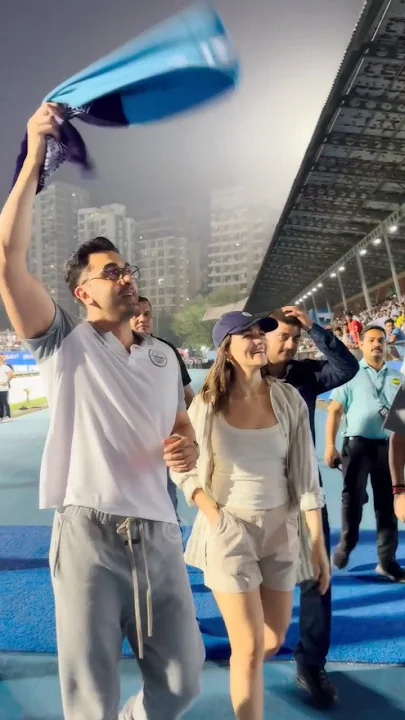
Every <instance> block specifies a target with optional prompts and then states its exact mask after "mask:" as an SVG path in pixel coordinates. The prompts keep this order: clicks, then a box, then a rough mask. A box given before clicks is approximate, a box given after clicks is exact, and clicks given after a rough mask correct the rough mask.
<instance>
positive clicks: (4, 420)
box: [2, 417, 11, 422]
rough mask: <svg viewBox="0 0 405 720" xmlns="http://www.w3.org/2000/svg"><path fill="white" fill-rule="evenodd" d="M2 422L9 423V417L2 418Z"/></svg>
mask: <svg viewBox="0 0 405 720" xmlns="http://www.w3.org/2000/svg"><path fill="white" fill-rule="evenodd" d="M2 422H11V418H9V417H6V418H3V420H2Z"/></svg>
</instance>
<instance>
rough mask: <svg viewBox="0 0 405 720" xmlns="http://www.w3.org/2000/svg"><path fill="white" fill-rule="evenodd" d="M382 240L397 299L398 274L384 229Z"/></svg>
mask: <svg viewBox="0 0 405 720" xmlns="http://www.w3.org/2000/svg"><path fill="white" fill-rule="evenodd" d="M384 242H385V249H386V251H387V255H388V260H389V264H390V270H391V275H392V279H393V281H394V287H395V292H396V294H397V298H398V300H399V299H400V297H401V294H402V293H401V289H400V287H399V281H398V275H397V271H396V268H395V263H394V258H393V256H392V250H391V243H390V241H389V238H388V235H387V232H386V230H384Z"/></svg>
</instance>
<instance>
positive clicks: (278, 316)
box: [271, 310, 302, 330]
mask: <svg viewBox="0 0 405 720" xmlns="http://www.w3.org/2000/svg"><path fill="white" fill-rule="evenodd" d="M271 317H273V318H275V320H277V322H278V323H279V324H280V323H284V325H290V326H291V327H296V328H299V329H300V330H301V329H302V325H301V323H300V321H299V320H298V318H296V317H294V315H285V314H284V313H283V311H282V310H276V311H275V312H272V313H271Z"/></svg>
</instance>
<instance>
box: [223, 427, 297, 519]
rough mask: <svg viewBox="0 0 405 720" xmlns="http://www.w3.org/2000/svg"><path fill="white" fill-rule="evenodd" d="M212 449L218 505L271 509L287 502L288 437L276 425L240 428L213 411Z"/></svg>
mask: <svg viewBox="0 0 405 720" xmlns="http://www.w3.org/2000/svg"><path fill="white" fill-rule="evenodd" d="M212 452H213V456H214V469H213V473H212V495H213V497H214V499H215V500H216V502H218V503H219V504H220V505H227V506H228V507H234V508H246V509H251V510H270V509H272V508H276V507H281V505H284V504H285V503H286V502H288V486H287V472H286V467H287V440H286V438H285V437H284V435H283V433H282V432H281V430H280V427H279V425H274V426H272V427H269V428H263V429H260V430H240V429H239V428H234V427H232V426H231V425H229V424H228V423H227V422H226V420H225V419H224V418H223V417H222V416H221V415H216V416H215V417H214V422H213V427H212Z"/></svg>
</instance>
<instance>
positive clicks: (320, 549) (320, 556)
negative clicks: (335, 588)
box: [311, 543, 330, 595]
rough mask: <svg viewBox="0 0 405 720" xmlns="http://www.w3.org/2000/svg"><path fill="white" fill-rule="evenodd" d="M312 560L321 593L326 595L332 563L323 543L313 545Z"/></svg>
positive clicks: (315, 578)
mask: <svg viewBox="0 0 405 720" xmlns="http://www.w3.org/2000/svg"><path fill="white" fill-rule="evenodd" d="M311 561H312V569H313V577H314V580H316V581H317V582H318V586H319V592H320V594H321V595H325V594H326V592H327V591H328V588H329V585H330V563H329V558H328V555H327V552H326V548H325V545H324V544H323V543H322V544H319V543H317V544H315V545H314V546H313V547H312V553H311Z"/></svg>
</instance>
